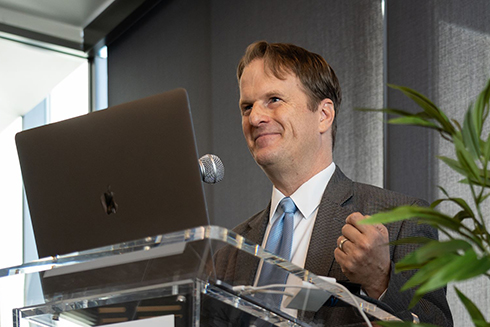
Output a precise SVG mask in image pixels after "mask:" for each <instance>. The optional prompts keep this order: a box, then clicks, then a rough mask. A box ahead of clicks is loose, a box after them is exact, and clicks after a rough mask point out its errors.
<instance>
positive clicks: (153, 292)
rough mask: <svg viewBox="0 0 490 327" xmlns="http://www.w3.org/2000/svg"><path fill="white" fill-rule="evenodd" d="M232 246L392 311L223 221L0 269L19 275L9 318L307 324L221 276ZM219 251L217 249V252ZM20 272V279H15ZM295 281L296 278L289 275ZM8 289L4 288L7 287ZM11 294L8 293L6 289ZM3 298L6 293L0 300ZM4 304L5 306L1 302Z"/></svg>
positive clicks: (56, 322) (377, 314)
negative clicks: (219, 258) (221, 257)
mask: <svg viewBox="0 0 490 327" xmlns="http://www.w3.org/2000/svg"><path fill="white" fill-rule="evenodd" d="M226 249H233V251H235V252H237V253H239V255H240V256H241V257H245V258H254V259H261V260H264V261H266V262H269V263H272V264H275V265H277V266H279V267H280V268H281V269H285V270H287V271H288V273H289V279H288V284H289V282H290V281H293V283H295V284H297V285H302V284H303V283H304V282H306V283H312V284H314V285H315V286H316V287H317V288H320V289H321V290H323V292H330V293H331V294H334V295H335V296H336V297H337V298H339V299H340V300H342V301H344V302H345V303H347V304H349V305H353V306H357V307H359V308H360V309H361V310H363V311H364V312H366V313H367V314H369V315H370V316H372V317H374V318H376V319H378V320H398V319H397V318H396V317H394V316H392V315H390V314H389V313H387V312H385V311H383V310H382V309H380V308H378V307H376V306H375V305H373V304H371V303H369V302H367V301H363V300H362V299H361V298H359V297H356V296H351V295H348V294H347V293H346V292H345V291H344V289H343V288H341V287H339V286H338V285H336V284H331V283H327V282H326V281H324V280H323V279H321V278H319V277H318V276H316V275H314V274H312V273H310V272H308V271H306V270H303V269H301V268H299V267H297V266H295V265H293V264H292V263H290V262H287V261H285V260H283V259H281V258H278V257H276V256H274V255H273V254H271V253H269V252H267V251H265V250H263V249H262V248H261V247H260V246H258V245H256V244H253V243H250V242H248V241H247V240H246V239H244V238H243V237H241V236H239V235H237V234H235V233H234V232H232V231H230V230H227V229H225V228H222V227H216V226H203V227H197V228H193V229H189V230H185V231H181V232H175V233H171V234H165V235H158V236H154V237H147V238H145V239H141V240H135V241H132V242H126V243H121V244H116V245H112V246H106V247H102V248H98V249H93V250H89V251H83V252H77V253H72V254H68V255H62V256H57V257H49V258H43V259H39V260H36V261H33V262H29V263H26V264H24V265H21V266H16V267H9V268H4V269H0V282H2V283H5V282H6V283H12V282H18V284H19V289H18V292H21V293H22V294H23V296H22V297H21V298H22V299H21V301H20V302H17V303H13V304H11V305H13V306H12V307H11V308H7V310H10V309H12V313H13V326H14V327H24V326H100V325H107V324H115V323H124V324H125V325H127V326H130V325H131V324H136V323H138V324H144V325H145V326H153V325H155V326H157V325H158V326H186V327H187V326H251V325H256V326H259V325H261V324H262V325H263V322H267V323H270V324H272V325H275V326H309V325H308V324H307V323H305V322H303V321H302V320H301V319H299V318H296V317H295V314H291V312H290V311H287V312H285V311H282V310H281V308H274V307H270V306H268V304H266V303H261V302H260V301H259V300H257V299H256V298H255V297H254V296H253V295H252V294H248V293H245V292H242V291H240V290H239V289H236V288H235V289H234V288H233V286H236V285H237V284H239V283H240V282H241V281H233V280H222V279H220V278H218V277H220V276H219V273H218V271H219V268H220V267H217V266H216V265H217V264H218V262H215V260H214V258H216V254H217V253H218V254H219V253H225V251H226ZM219 251H222V252H219ZM19 280H20V282H19ZM294 281H295V282H294ZM4 296H5V295H4ZM9 296H10V295H9ZM2 303H3V304H2V305H4V306H5V304H4V303H5V301H4V302H2ZM2 310H3V311H2V312H3V313H4V312H5V308H2Z"/></svg>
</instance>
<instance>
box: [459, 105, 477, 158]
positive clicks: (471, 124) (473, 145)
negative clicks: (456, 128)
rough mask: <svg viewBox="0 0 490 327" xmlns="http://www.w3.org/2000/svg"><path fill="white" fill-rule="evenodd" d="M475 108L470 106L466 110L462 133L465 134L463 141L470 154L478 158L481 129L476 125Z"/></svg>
mask: <svg viewBox="0 0 490 327" xmlns="http://www.w3.org/2000/svg"><path fill="white" fill-rule="evenodd" d="M473 116H474V115H473V109H472V108H471V107H470V108H468V110H467V111H466V114H465V118H464V121H463V130H462V131H461V134H462V136H463V142H464V145H465V147H466V149H467V150H468V152H469V154H471V155H472V157H473V159H478V158H479V157H480V132H481V130H480V131H478V129H477V127H476V126H475V120H474V119H473Z"/></svg>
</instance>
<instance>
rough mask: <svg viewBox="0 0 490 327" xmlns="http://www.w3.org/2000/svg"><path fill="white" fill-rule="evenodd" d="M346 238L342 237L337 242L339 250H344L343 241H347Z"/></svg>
mask: <svg viewBox="0 0 490 327" xmlns="http://www.w3.org/2000/svg"><path fill="white" fill-rule="evenodd" d="M347 241H348V239H347V238H344V239H343V240H342V241H340V243H339V249H340V251H344V243H345V242H347Z"/></svg>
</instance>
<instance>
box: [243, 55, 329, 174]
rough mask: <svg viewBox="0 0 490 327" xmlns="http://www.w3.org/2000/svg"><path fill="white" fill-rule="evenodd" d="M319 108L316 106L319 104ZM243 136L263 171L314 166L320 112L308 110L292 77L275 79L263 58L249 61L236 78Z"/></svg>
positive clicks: (320, 118) (302, 95) (299, 87)
mask: <svg viewBox="0 0 490 327" xmlns="http://www.w3.org/2000/svg"><path fill="white" fill-rule="evenodd" d="M319 106H320V105H319ZM240 110H241V113H242V128H243V134H244V136H245V139H246V141H247V145H248V148H249V150H250V152H251V153H252V156H253V157H254V159H255V161H256V162H257V163H258V164H259V165H260V166H261V167H262V168H264V169H268V168H271V169H273V168H277V169H279V170H281V168H293V169H294V168H295V167H298V165H308V164H309V163H315V160H316V158H318V155H319V152H320V151H325V149H322V143H321V139H320V138H321V134H322V132H321V131H320V130H321V128H320V125H321V121H323V118H322V110H317V111H316V112H312V111H311V110H309V109H308V97H307V95H306V94H305V92H304V91H303V88H302V85H301V82H300V81H299V79H298V78H297V77H296V76H295V75H293V74H287V75H286V78H285V79H284V80H281V79H278V78H276V77H275V76H274V75H273V74H272V72H270V71H269V70H268V69H267V68H265V66H264V60H263V59H256V60H254V61H252V62H251V63H250V64H249V65H248V66H247V67H246V68H245V69H244V71H243V74H242V77H241V79H240Z"/></svg>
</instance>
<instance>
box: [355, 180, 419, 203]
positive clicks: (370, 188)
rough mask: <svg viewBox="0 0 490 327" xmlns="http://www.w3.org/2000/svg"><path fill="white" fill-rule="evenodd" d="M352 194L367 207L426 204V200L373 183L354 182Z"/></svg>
mask: <svg viewBox="0 0 490 327" xmlns="http://www.w3.org/2000/svg"><path fill="white" fill-rule="evenodd" d="M354 194H355V195H356V197H355V198H357V201H359V202H360V203H366V204H368V205H369V207H378V208H379V209H386V210H387V209H390V208H393V207H397V206H402V205H417V206H424V207H425V206H428V205H429V204H428V202H427V201H425V200H422V199H419V198H416V197H413V196H410V195H406V194H402V193H399V192H395V191H391V190H387V189H384V188H380V187H377V186H374V185H368V184H363V183H357V182H354Z"/></svg>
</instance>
